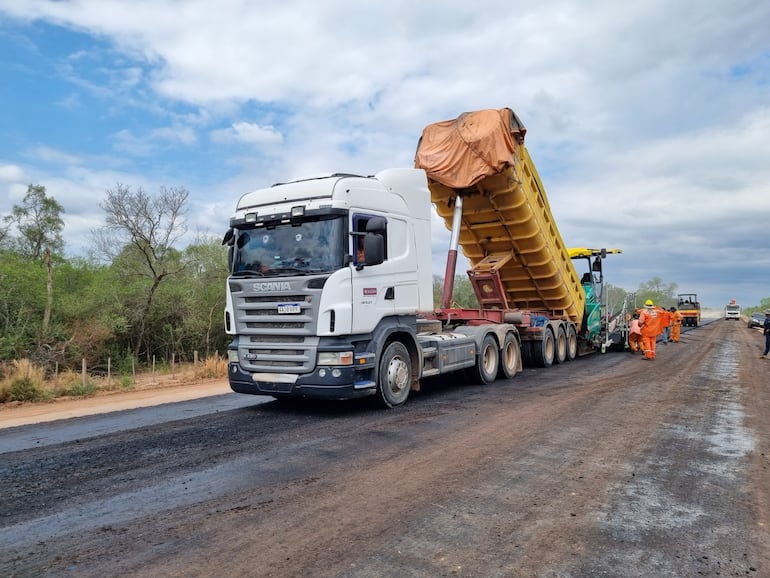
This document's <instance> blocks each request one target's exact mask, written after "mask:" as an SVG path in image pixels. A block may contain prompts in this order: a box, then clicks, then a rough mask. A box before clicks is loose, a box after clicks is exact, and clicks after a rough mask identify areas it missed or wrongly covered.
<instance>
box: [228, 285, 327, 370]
mask: <svg viewBox="0 0 770 578" xmlns="http://www.w3.org/2000/svg"><path fill="white" fill-rule="evenodd" d="M312 280H313V277H302V278H300V279H295V278H282V279H281V281H280V282H262V281H256V280H250V279H249V280H247V279H237V280H230V291H231V295H232V300H233V309H234V315H235V327H236V330H237V333H238V335H239V339H238V359H239V360H240V364H241V366H242V368H243V369H244V370H246V371H250V372H269V373H308V372H310V371H312V370H313V369H314V368H315V360H316V352H317V349H318V337H317V336H316V319H318V302H319V301H320V296H321V290H320V289H310V288H308V286H307V285H308V282H310V281H312ZM279 305H281V306H282V307H283V308H289V309H294V308H295V307H294V306H295V305H298V306H299V312H294V311H292V312H289V313H279Z"/></svg>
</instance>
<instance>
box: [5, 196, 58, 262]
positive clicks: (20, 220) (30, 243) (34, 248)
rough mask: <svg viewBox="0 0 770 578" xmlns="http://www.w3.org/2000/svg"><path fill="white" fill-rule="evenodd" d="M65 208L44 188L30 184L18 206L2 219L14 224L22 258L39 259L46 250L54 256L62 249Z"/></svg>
mask: <svg viewBox="0 0 770 578" xmlns="http://www.w3.org/2000/svg"><path fill="white" fill-rule="evenodd" d="M63 212H64V208H63V207H62V206H61V205H60V204H59V203H58V202H57V201H56V199H54V198H53V197H49V196H48V195H47V194H46V190H45V187H43V186H40V185H29V186H28V187H27V194H26V195H24V199H23V200H22V202H21V204H20V205H14V206H13V209H12V210H11V214H10V215H8V216H7V217H6V218H5V221H6V222H8V223H13V224H15V226H16V229H17V230H18V232H19V237H18V238H17V239H16V245H17V246H18V248H19V252H20V253H21V254H22V255H24V256H25V257H28V258H31V259H34V260H38V259H41V258H42V257H43V252H44V251H45V250H46V249H48V250H50V251H51V252H52V253H54V254H59V253H61V251H62V249H63V248H64V241H63V239H62V230H63V229H64V220H63V219H62V218H61V214H62V213H63Z"/></svg>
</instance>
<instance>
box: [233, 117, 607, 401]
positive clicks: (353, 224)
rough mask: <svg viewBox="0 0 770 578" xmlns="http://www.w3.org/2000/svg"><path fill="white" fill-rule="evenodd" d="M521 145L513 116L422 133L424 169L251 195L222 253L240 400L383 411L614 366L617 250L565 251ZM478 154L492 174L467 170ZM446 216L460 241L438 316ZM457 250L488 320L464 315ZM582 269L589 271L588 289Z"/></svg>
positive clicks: (455, 241) (308, 182) (300, 183)
mask: <svg viewBox="0 0 770 578" xmlns="http://www.w3.org/2000/svg"><path fill="white" fill-rule="evenodd" d="M525 132H526V131H525V129H524V127H523V125H521V122H520V121H519V120H518V118H517V117H516V115H515V114H514V113H513V112H512V111H511V110H510V109H502V110H486V111H478V112H475V113H466V114H464V115H461V116H460V117H458V118H457V119H455V120H453V121H447V122H445V123H436V124H435V125H429V126H428V127H426V129H425V130H424V131H423V136H422V139H421V140H420V145H419V146H418V150H417V156H416V163H415V164H416V167H417V168H410V169H389V170H384V171H381V172H379V173H377V174H375V175H373V176H358V175H351V174H330V175H328V176H324V177H318V178H309V179H301V180H297V181H293V182H287V183H280V184H276V185H274V186H272V187H269V188H265V189H260V190H256V191H253V192H250V193H246V194H245V195H243V196H242V197H241V198H240V199H239V201H238V203H237V206H236V211H235V214H234V216H233V217H232V218H231V220H230V228H229V229H228V231H227V233H226V235H225V238H224V241H223V243H224V244H226V245H228V248H229V249H228V261H229V265H230V271H231V274H230V276H229V278H228V280H227V303H226V309H225V331H226V332H227V333H228V334H229V335H231V336H232V337H233V341H232V342H231V344H230V346H229V350H228V362H229V363H228V367H229V381H230V386H231V388H232V389H233V390H234V391H236V392H241V393H248V394H260V395H271V396H274V397H289V396H292V397H310V398H326V399H350V398H357V397H365V396H372V397H373V398H374V399H375V400H376V401H378V402H379V403H380V404H381V405H383V406H386V407H394V406H398V405H400V404H402V403H404V402H405V401H406V399H407V397H408V396H409V393H410V391H415V390H418V389H419V387H420V380H421V379H422V378H424V377H428V376H435V375H441V374H446V373H450V372H462V375H463V377H464V378H466V379H469V380H472V381H475V382H480V383H489V382H492V381H494V380H495V379H497V378H504V379H508V378H512V377H514V376H515V374H516V373H517V372H518V371H519V370H520V369H521V367H522V361H523V363H524V364H528V365H537V366H548V365H551V364H552V363H562V362H565V361H569V360H571V359H574V358H575V357H576V356H577V355H579V354H581V353H584V352H588V351H596V350H601V351H604V350H605V348H606V347H607V346H608V345H610V344H611V339H610V332H611V327H610V323H609V319H608V316H607V314H606V310H605V307H604V305H605V301H604V300H603V294H602V293H603V292H602V288H603V284H604V278H603V272H602V261H603V259H604V258H605V257H606V256H607V254H608V253H617V252H620V251H619V250H616V249H615V250H609V251H608V250H606V249H588V248H585V249H574V250H568V249H567V248H566V247H565V245H564V243H563V241H562V239H561V235H560V234H559V232H558V229H557V228H556V225H555V223H554V221H553V215H552V214H551V211H550V207H549V205H548V201H547V198H546V196H545V192H544V189H543V187H542V184H541V182H540V178H539V177H538V175H537V172H536V170H535V167H534V165H533V163H532V161H531V159H530V157H529V155H528V153H527V150H526V148H525V147H524V134H525ZM453 133H454V134H456V135H457V137H454V136H453ZM480 149H484V150H486V151H487V152H488V153H489V154H488V156H489V158H487V159H486V160H485V161H483V163H482V164H483V165H488V166H476V165H475V164H474V163H475V160H474V159H473V158H471V157H475V158H478V156H479V155H478V151H479V150H480ZM452 159H454V161H453V160H452ZM458 163H459V164H458ZM447 175H451V178H447ZM434 209H435V210H436V211H437V212H438V215H439V216H440V217H442V218H443V219H444V220H445V222H446V224H447V227H448V228H449V229H450V231H451V240H450V247H449V251H448V256H447V260H446V274H445V280H444V281H445V284H444V291H443V294H442V302H441V304H440V306H435V305H434V302H433V256H432V237H433V232H432V224H431V214H432V211H433V210H434ZM458 247H461V248H462V250H463V252H464V254H465V256H466V257H467V258H468V260H469V261H470V263H471V265H472V267H471V269H470V270H469V271H468V275H469V277H470V280H471V283H472V285H473V287H474V290H475V292H476V296H477V297H478V301H479V308H478V309H462V308H458V307H453V305H452V282H453V280H454V276H455V267H456V262H457V251H458ZM573 258H574V259H580V260H584V261H585V263H586V265H587V267H586V269H587V271H586V273H585V274H584V275H583V276H582V277H579V276H578V274H577V272H576V270H575V267H574V265H573Z"/></svg>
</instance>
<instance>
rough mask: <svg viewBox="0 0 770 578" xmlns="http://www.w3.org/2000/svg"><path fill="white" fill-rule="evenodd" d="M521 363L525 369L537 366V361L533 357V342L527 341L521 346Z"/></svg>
mask: <svg viewBox="0 0 770 578" xmlns="http://www.w3.org/2000/svg"><path fill="white" fill-rule="evenodd" d="M521 363H522V365H524V367H532V366H533V365H535V359H534V357H533V356H532V342H531V341H525V342H524V343H522V344H521Z"/></svg>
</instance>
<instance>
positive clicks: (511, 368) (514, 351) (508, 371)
mask: <svg viewBox="0 0 770 578" xmlns="http://www.w3.org/2000/svg"><path fill="white" fill-rule="evenodd" d="M520 357H521V350H520V349H519V342H518V340H517V339H516V336H515V335H514V334H513V333H506V334H505V341H503V346H502V347H501V348H500V369H499V371H498V374H497V376H498V377H499V378H501V379H511V378H513V377H514V376H515V375H516V372H517V371H518V370H519V362H520Z"/></svg>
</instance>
